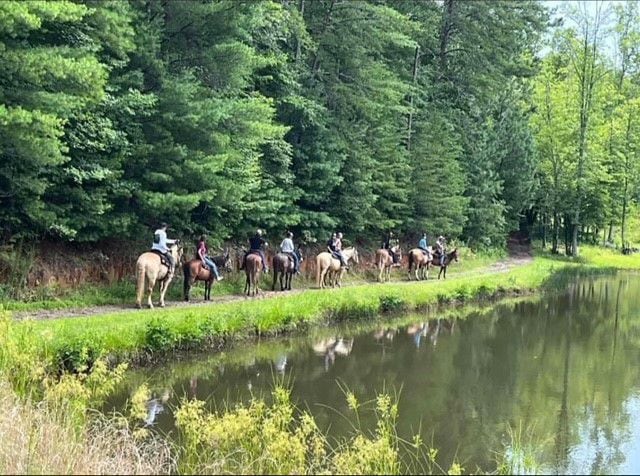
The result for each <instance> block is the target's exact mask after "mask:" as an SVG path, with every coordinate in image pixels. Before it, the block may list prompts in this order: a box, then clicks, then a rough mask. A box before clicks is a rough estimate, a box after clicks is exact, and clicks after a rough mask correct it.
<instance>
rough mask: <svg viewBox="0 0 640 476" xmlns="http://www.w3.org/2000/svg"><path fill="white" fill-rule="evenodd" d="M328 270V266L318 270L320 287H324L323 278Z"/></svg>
mask: <svg viewBox="0 0 640 476" xmlns="http://www.w3.org/2000/svg"><path fill="white" fill-rule="evenodd" d="M328 271H329V268H328V267H327V268H323V269H322V270H321V271H320V289H324V286H325V282H324V280H325V278H326V277H327V272H328Z"/></svg>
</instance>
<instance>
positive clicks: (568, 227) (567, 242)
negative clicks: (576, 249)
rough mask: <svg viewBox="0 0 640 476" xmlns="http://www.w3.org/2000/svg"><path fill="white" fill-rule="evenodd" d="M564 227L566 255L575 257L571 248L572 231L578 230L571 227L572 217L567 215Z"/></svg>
mask: <svg viewBox="0 0 640 476" xmlns="http://www.w3.org/2000/svg"><path fill="white" fill-rule="evenodd" d="M563 225H564V253H565V254H566V255H567V256H573V255H572V253H573V248H572V246H571V243H572V242H571V231H572V229H576V230H577V228H575V227H572V226H571V216H569V215H565V217H564V220H563Z"/></svg>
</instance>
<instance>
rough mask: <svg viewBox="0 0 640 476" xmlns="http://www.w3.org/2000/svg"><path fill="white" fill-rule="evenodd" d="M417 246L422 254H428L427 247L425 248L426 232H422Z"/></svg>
mask: <svg viewBox="0 0 640 476" xmlns="http://www.w3.org/2000/svg"><path fill="white" fill-rule="evenodd" d="M418 248H420V249H421V250H422V252H423V253H424V254H428V253H429V248H427V234H426V233H423V234H422V238H421V239H420V241H419V242H418Z"/></svg>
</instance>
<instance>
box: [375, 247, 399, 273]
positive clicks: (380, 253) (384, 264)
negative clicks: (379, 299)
mask: <svg viewBox="0 0 640 476" xmlns="http://www.w3.org/2000/svg"><path fill="white" fill-rule="evenodd" d="M391 250H392V251H393V252H394V253H395V254H396V256H397V257H398V263H400V261H401V260H402V250H401V249H400V247H399V246H394V247H393V248H391ZM375 264H376V265H377V266H378V270H379V273H378V281H380V282H382V281H385V280H386V281H391V268H392V267H393V265H394V263H393V257H392V256H391V253H390V252H389V251H388V250H386V249H384V248H380V249H379V250H377V251H376V263H375ZM398 266H399V265H398Z"/></svg>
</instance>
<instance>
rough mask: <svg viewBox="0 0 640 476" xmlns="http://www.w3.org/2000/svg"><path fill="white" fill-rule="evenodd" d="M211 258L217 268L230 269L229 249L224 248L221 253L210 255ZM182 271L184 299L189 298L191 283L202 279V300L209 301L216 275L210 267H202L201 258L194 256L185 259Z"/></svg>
mask: <svg viewBox="0 0 640 476" xmlns="http://www.w3.org/2000/svg"><path fill="white" fill-rule="evenodd" d="M211 259H212V260H213V262H214V263H215V264H216V266H217V267H218V269H220V268H224V269H225V270H226V271H231V258H230V257H229V250H225V251H224V254H223V255H218V256H212V257H211ZM182 271H183V273H184V300H185V301H188V300H189V292H190V291H191V286H193V283H195V282H196V281H204V300H205V301H211V286H212V285H213V280H214V279H215V278H216V277H215V275H214V274H213V272H212V271H211V270H210V269H208V268H205V267H204V265H203V264H202V260H201V259H200V258H194V259H192V260H190V261H187V262H186V263H185V264H183V265H182Z"/></svg>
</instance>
